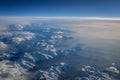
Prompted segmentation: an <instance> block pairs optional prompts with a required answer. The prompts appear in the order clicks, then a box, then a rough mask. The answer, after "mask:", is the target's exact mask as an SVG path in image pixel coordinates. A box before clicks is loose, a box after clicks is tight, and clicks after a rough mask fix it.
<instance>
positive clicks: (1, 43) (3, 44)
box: [0, 41, 7, 49]
mask: <svg viewBox="0 0 120 80" xmlns="http://www.w3.org/2000/svg"><path fill="white" fill-rule="evenodd" d="M5 48H7V44H5V43H4V42H1V41H0V49H5Z"/></svg>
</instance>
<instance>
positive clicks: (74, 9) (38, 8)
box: [0, 0, 120, 17]
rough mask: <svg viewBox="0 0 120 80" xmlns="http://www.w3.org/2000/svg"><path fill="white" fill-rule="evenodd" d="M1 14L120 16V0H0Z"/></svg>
mask: <svg viewBox="0 0 120 80" xmlns="http://www.w3.org/2000/svg"><path fill="white" fill-rule="evenodd" d="M0 16H67V17H68V16H76V17H77V16H79V17H84V16H85V17H120V0H0Z"/></svg>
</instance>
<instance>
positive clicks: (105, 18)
mask: <svg viewBox="0 0 120 80" xmlns="http://www.w3.org/2000/svg"><path fill="white" fill-rule="evenodd" d="M0 18H34V19H40V18H43V19H78V20H79V19H84V20H120V17H95V16H93V17H88V16H84V17H80V16H78V17H77V16H66V17H65V16H0Z"/></svg>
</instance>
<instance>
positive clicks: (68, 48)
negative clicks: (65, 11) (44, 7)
mask: <svg viewBox="0 0 120 80" xmlns="http://www.w3.org/2000/svg"><path fill="white" fill-rule="evenodd" d="M0 80H120V20H112V19H103V20H102V19H96V18H94V19H88V18H84V19H82V18H57V17H54V18H50V17H49V18H48V17H45V18H44V17H1V18H0Z"/></svg>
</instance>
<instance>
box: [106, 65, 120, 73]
mask: <svg viewBox="0 0 120 80" xmlns="http://www.w3.org/2000/svg"><path fill="white" fill-rule="evenodd" d="M106 70H108V71H111V72H114V73H120V71H119V70H118V69H117V68H116V67H114V66H110V67H108V68H106Z"/></svg>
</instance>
